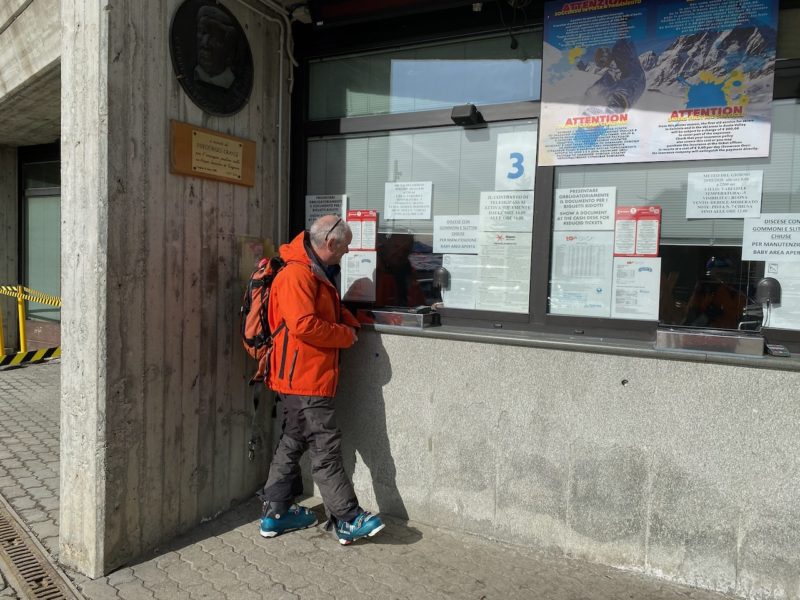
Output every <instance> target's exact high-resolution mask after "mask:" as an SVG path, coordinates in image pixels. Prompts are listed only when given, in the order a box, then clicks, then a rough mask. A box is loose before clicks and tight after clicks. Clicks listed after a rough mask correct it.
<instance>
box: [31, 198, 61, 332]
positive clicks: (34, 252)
mask: <svg viewBox="0 0 800 600" xmlns="http://www.w3.org/2000/svg"><path fill="white" fill-rule="evenodd" d="M26 203H27V211H26V223H25V233H26V235H25V238H26V257H27V264H26V277H25V282H26V285H27V286H28V287H30V288H32V289H34V290H37V291H39V292H44V293H45V294H50V295H53V296H60V295H61V226H60V223H61V198H60V197H59V196H42V197H30V198H27V199H26ZM27 313H28V317H29V318H31V319H39V320H44V321H60V320H61V311H60V310H59V309H58V308H54V307H51V306H47V305H45V304H39V303H36V302H31V303H28V307H27Z"/></svg>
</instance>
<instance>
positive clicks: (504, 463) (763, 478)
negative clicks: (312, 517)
mask: <svg viewBox="0 0 800 600" xmlns="http://www.w3.org/2000/svg"><path fill="white" fill-rule="evenodd" d="M343 373H344V375H343V379H342V384H341V389H340V394H339V399H338V411H339V419H340V423H341V425H342V428H343V430H344V441H345V452H346V457H347V458H346V461H347V462H348V465H349V468H351V469H352V468H354V469H355V474H354V481H355V485H356V489H357V491H358V494H359V497H360V500H361V502H362V504H364V505H365V506H370V507H375V508H378V509H380V510H381V511H385V512H387V513H390V514H394V515H399V516H402V517H406V516H408V517H410V518H412V519H415V520H419V521H422V522H427V523H431V524H436V525H442V526H447V527H453V528H458V529H463V530H467V531H470V532H474V533H476V534H479V535H484V536H488V537H492V538H497V539H501V540H505V541H508V542H511V543H516V544H523V545H526V546H534V547H538V548H543V549H546V550H550V551H552V552H555V553H559V554H564V555H567V556H572V557H578V558H581V559H586V560H589V561H594V562H599V563H604V564H609V565H613V566H617V567H622V568H625V569H631V570H636V571H642V572H646V573H648V574H651V575H655V576H658V577H663V578H666V579H670V580H674V581H681V582H686V583H689V584H692V585H696V586H701V587H706V588H711V589H716V590H723V591H728V592H734V593H736V594H739V595H741V596H747V597H750V598H798V597H800V508H799V507H800V436H798V435H797V432H798V430H800V407H799V406H798V403H797V399H798V392H797V390H798V389H800V373H798V372H786V371H771V370H766V369H754V368H745V367H739V366H722V365H714V364H707V363H694V362H678V361H668V360H653V359H645V358H629V357H623V356H610V355H601V354H589V353H580V352H568V351H557V350H551V349H537V348H525V347H513V346H500V345H491V344H481V343H472V342H456V341H447V340H442V339H423V338H419V337H407V336H398V335H390V334H377V333H369V332H367V333H364V334H363V335H361V336H360V340H359V343H358V345H357V346H356V348H355V349H353V350H351V351H349V352H347V353H345V360H344V363H343ZM356 457H357V459H356Z"/></svg>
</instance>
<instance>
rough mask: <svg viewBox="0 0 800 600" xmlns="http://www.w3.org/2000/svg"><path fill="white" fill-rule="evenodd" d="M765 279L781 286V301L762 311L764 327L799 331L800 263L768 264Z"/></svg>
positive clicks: (765, 269)
mask: <svg viewBox="0 0 800 600" xmlns="http://www.w3.org/2000/svg"><path fill="white" fill-rule="evenodd" d="M764 275H765V276H766V277H774V278H775V279H777V280H778V282H779V283H780V284H781V301H780V303H779V304H773V305H772V306H770V307H769V308H765V309H764V321H763V323H764V327H774V328H776V329H800V262H797V263H789V262H780V263H777V262H768V263H767V264H766V266H765V268H764Z"/></svg>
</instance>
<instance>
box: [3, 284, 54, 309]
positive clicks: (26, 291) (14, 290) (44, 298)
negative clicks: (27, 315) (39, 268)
mask: <svg viewBox="0 0 800 600" xmlns="http://www.w3.org/2000/svg"><path fill="white" fill-rule="evenodd" d="M0 295H3V296H11V297H12V298H19V297H20V296H21V297H22V299H23V300H27V301H28V302H38V303H40V304H47V305H49V306H55V307H60V306H61V298H59V297H58V296H51V295H50V294H45V293H44V292H39V291H36V290H32V289H31V288H27V287H22V294H20V288H19V286H16V285H0Z"/></svg>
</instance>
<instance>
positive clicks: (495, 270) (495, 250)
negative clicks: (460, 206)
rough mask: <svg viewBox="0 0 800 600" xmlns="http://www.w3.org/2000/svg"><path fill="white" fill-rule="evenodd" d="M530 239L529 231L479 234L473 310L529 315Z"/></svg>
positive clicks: (483, 232)
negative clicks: (476, 283)
mask: <svg viewBox="0 0 800 600" xmlns="http://www.w3.org/2000/svg"><path fill="white" fill-rule="evenodd" d="M531 238H532V235H531V233H530V231H528V232H516V231H504V232H503V231H481V232H480V235H479V238H478V242H479V245H480V250H479V259H480V261H479V265H480V281H479V282H478V298H477V302H476V305H475V308H477V309H480V310H496V311H502V312H516V313H527V312H528V294H529V291H530V273H531Z"/></svg>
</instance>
